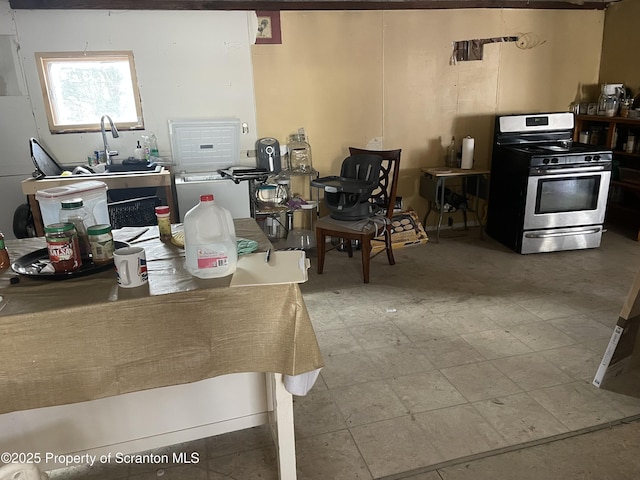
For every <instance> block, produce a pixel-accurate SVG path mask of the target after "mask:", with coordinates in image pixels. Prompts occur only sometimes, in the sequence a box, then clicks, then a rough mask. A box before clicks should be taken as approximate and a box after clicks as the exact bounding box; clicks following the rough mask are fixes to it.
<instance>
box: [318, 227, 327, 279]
mask: <svg viewBox="0 0 640 480" xmlns="http://www.w3.org/2000/svg"><path fill="white" fill-rule="evenodd" d="M325 240H326V239H325V236H324V230H321V229H319V228H316V251H317V253H318V273H319V274H321V273H322V271H323V270H324V253H325V247H326V243H325Z"/></svg>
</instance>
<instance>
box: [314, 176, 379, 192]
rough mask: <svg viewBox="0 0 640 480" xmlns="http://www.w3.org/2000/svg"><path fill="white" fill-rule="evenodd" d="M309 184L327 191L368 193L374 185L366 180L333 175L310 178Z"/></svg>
mask: <svg viewBox="0 0 640 480" xmlns="http://www.w3.org/2000/svg"><path fill="white" fill-rule="evenodd" d="M311 185H313V186H314V187H320V188H324V190H325V191H326V192H329V193H337V192H347V193H369V192H371V191H372V190H373V189H374V188H375V187H376V184H375V183H372V182H367V181H366V180H356V179H354V178H345V177H335V176H334V177H323V178H318V179H316V180H312V181H311Z"/></svg>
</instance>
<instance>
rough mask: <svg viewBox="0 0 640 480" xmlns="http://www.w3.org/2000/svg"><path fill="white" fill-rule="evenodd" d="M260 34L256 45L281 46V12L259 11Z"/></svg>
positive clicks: (257, 36)
mask: <svg viewBox="0 0 640 480" xmlns="http://www.w3.org/2000/svg"><path fill="white" fill-rule="evenodd" d="M256 15H257V17H258V33H257V35H256V44H257V45H260V44H281V43H282V33H281V31H280V12H279V11H257V12H256Z"/></svg>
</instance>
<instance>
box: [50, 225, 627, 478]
mask: <svg viewBox="0 0 640 480" xmlns="http://www.w3.org/2000/svg"><path fill="white" fill-rule="evenodd" d="M448 233H449V236H447V235H445V234H443V237H445V238H441V241H440V243H428V244H427V245H423V246H417V247H410V248H405V249H399V250H396V251H395V256H396V262H397V263H396V265H395V266H389V265H388V264H386V259H385V258H383V256H379V257H377V258H376V259H374V261H373V263H372V274H371V283H370V284H369V285H364V284H362V282H361V271H360V268H361V267H360V261H359V259H358V258H354V259H351V260H349V259H348V258H347V257H346V254H344V253H340V252H336V251H333V252H330V253H329V255H328V258H327V261H326V266H325V273H324V274H323V275H317V274H316V272H315V265H314V267H313V268H312V269H311V271H310V279H309V282H308V283H306V284H303V285H302V287H301V288H302V291H303V294H304V298H305V301H306V303H307V306H308V309H309V311H310V314H311V318H312V321H313V323H314V327H315V329H316V333H317V337H318V341H319V343H320V346H321V348H322V351H323V353H324V356H325V362H326V367H325V368H324V369H323V371H322V373H321V377H320V378H319V380H318V382H317V383H316V385H315V386H314V388H313V389H312V391H311V392H310V393H309V395H307V396H305V397H295V399H294V402H295V403H294V411H295V421H296V425H295V430H296V439H297V446H296V448H297V461H298V478H299V479H300V480H315V479H322V480H327V479H332V480H341V479H348V480H351V479H379V478H387V479H392V478H393V479H401V478H406V479H412V480H436V479H453V480H459V479H471V478H473V479H474V480H481V479H484V478H487V479H489V478H492V479H498V478H504V479H509V478H523V479H524V478H525V477H523V476H522V475H521V474H518V476H509V474H506V476H499V475H498V476H496V475H497V474H496V472H497V471H498V470H496V468H497V467H495V465H494V464H492V463H490V462H491V461H497V462H499V464H500V465H502V466H503V467H504V465H507V468H509V465H512V464H513V465H520V467H517V468H522V469H523V470H522V471H525V470H527V468H525V467H523V466H522V465H524V464H523V463H522V462H524V461H525V460H522V459H523V458H528V457H527V455H529V457H531V458H532V459H534V463H535V462H538V464H540V463H542V466H540V468H549V465H548V464H547V463H548V462H547V461H546V460H541V458H542V457H541V455H543V453H544V452H545V451H546V453H547V454H553V453H554V452H555V453H556V457H557V458H555V457H553V455H551V457H553V458H551V460H549V462H551V464H553V462H558V463H557V466H558V467H557V468H560V467H561V466H562V465H561V464H562V463H563V462H565V463H567V462H566V459H565V460H562V459H561V453H558V452H560V450H561V449H560V448H559V447H558V448H555V447H553V448H551V449H549V448H547V449H546V450H544V449H545V447H548V445H552V444H549V443H548V442H549V441H551V440H556V439H559V438H565V437H573V439H579V438H582V437H589V436H590V435H596V434H600V435H604V433H602V432H605V431H604V430H599V431H597V432H596V433H592V434H589V435H582V436H580V437H577V436H575V434H576V433H582V432H585V431H591V430H598V428H599V427H606V428H607V430H606V432H608V431H612V430H613V429H615V428H622V426H620V427H607V426H608V425H611V424H617V423H618V422H619V421H620V420H622V419H625V418H626V419H633V418H635V416H638V415H640V399H636V398H633V397H628V396H623V395H618V394H614V393H612V392H609V391H605V390H599V389H597V388H595V387H593V386H591V380H592V378H593V375H594V373H595V371H596V367H597V365H598V363H599V361H600V359H601V357H602V353H603V352H604V349H605V346H606V344H607V342H608V340H609V337H610V335H611V331H612V327H613V325H614V324H615V322H616V320H617V317H618V315H619V313H620V309H621V306H622V304H623V302H624V300H625V298H626V296H627V293H628V290H629V288H630V286H631V283H632V281H633V279H634V277H635V274H636V272H637V268H638V265H639V264H640V261H639V260H640V245H639V244H638V243H636V242H634V241H632V240H631V239H629V238H628V237H627V236H624V235H621V234H618V233H616V232H613V231H609V232H608V233H607V234H606V235H605V238H604V240H603V244H602V246H601V248H599V249H594V250H582V251H573V252H556V253H551V254H543V255H528V256H522V255H518V254H515V253H514V252H512V251H510V250H508V249H506V248H504V247H502V246H501V245H499V244H498V243H496V242H494V241H493V240H491V239H486V238H485V239H484V240H482V239H480V238H479V235H478V231H477V230H476V231H471V232H470V233H469V234H467V235H458V234H457V233H454V235H453V236H450V235H451V233H453V232H448ZM447 237H449V238H447ZM358 253H359V252H356V254H358ZM632 426H633V428H634V429H635V430H633V432H634V433H635V434H636V435H635V437H633V438H635V441H634V442H635V443H634V442H631V441H627V443H625V445H626V448H627V449H629V448H631V449H632V451H635V453H636V454H635V458H636V459H637V458H638V455H637V453H638V451H639V450H640V444H639V442H638V440H637V438H638V435H637V433H638V431H639V429H638V425H637V424H632ZM626 428H631V427H629V426H626ZM606 432H605V433H606ZM610 436H611V439H613V440H611V439H610V440H608V441H609V442H613V441H614V440H615V439H616V438H620V436H619V435H616V434H615V433H612V434H611V435H610ZM594 438H595V437H594ZM571 440H572V439H571V438H569V439H567V440H559V441H556V442H553V445H560V444H562V442H570V441H571ZM576 441H577V440H576ZM598 441H601V440H598ZM545 443H546V445H545ZM538 444H541V445H538ZM532 445H538V446H532ZM569 445H574V446H573V447H571V448H574V449H575V448H578V449H580V451H581V452H583V453H585V450H584V448H587V447H579V443H575V442H574V443H573V444H572V443H569ZM575 445H578V446H575ZM521 446H527V447H529V448H527V449H526V450H518V451H517V452H511V453H503V454H502V455H496V453H500V452H507V451H509V450H513V449H517V448H519V447H521ZM571 448H569V451H570V450H571ZM596 448H598V450H599V449H600V448H601V445H597V447H596ZM534 449H541V450H538V452H542V453H538V454H534V453H531V454H524V453H523V454H521V456H520V457H513V455H516V456H517V455H518V454H519V452H535V451H536V450H534ZM633 449H635V450H633ZM164 450H166V451H179V452H191V451H197V452H198V453H199V456H200V458H201V459H203V460H204V461H200V462H199V463H198V464H197V465H195V466H184V465H182V466H174V465H162V466H158V465H153V466H139V467H133V466H130V467H120V468H115V467H100V468H98V469H90V468H88V467H83V466H80V467H74V468H71V469H66V470H57V471H54V472H51V478H53V479H56V480H62V479H64V480H75V479H79V478H91V479H98V478H105V479H106V478H108V479H114V480H118V479H129V480H145V479H151V478H157V477H158V476H159V475H162V476H163V477H166V478H168V479H173V478H176V479H177V478H184V479H187V478H188V479H196V480H197V479H209V480H219V479H230V478H233V479H242V480H251V479H261V480H270V479H276V478H277V465H276V460H275V451H274V448H273V447H272V445H271V440H270V437H269V435H268V432H267V430H266V428H263V427H258V428H254V429H249V430H246V431H242V432H234V433H231V434H226V435H222V436H218V437H212V438H207V439H203V440H199V441H196V442H191V443H189V444H182V445H176V446H173V447H168V448H167V449H164ZM588 451H589V450H588V449H587V452H588ZM599 451H600V450H599ZM574 453H575V451H574ZM510 455H511V457H509V456H510ZM536 455H537V456H536ZM567 455H568V454H567ZM586 455H587V457H590V454H588V453H587V454H586ZM482 457H487V458H484V459H482V460H477V461H475V462H472V463H471V464H470V463H469V460H471V459H478V458H482ZM514 458H519V460H517V461H516V460H514ZM621 458H622V457H620V456H619V455H618V457H617V460H616V461H615V462H614V463H615V464H616V465H618V467H619V465H620V459H621ZM500 459H502V460H500ZM518 461H521V463H518ZM483 462H484V463H483ZM500 462H501V463H500ZM636 462H637V460H636ZM470 465H474V466H476V465H477V466H478V469H479V470H477V471H476V470H473V469H471V468H470ZM567 465H569V463H567ZM634 465H635V466H636V467H638V464H637V463H635V464H634ZM514 468H516V467H514ZM576 468H578V467H576ZM580 468H582V467H580ZM554 471H556V473H558V472H559V471H561V470H554ZM636 471H637V470H636ZM465 472H466V475H467V476H465ZM487 472H488V473H487ZM492 472H493V473H492ZM483 475H484V476H483ZM492 475H493V476H492ZM563 475H564V476H563ZM526 478H534V477H526ZM535 478H547V479H549V478H599V479H600V478H608V477H606V476H602V475H600V476H598V475H596V476H588V475H587V476H575V477H573V476H571V475H567V474H566V472H565V473H564V474H562V475H560V476H558V477H554V476H553V475H552V474H551V473H548V474H542V476H538V477H535ZM612 478H613V477H612ZM616 478H627V477H624V476H620V475H619V476H618V477H616ZM628 478H632V477H628Z"/></svg>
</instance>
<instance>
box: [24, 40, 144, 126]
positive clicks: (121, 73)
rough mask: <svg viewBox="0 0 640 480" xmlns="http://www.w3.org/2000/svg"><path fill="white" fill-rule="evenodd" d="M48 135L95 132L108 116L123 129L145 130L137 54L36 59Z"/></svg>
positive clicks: (68, 54)
mask: <svg viewBox="0 0 640 480" xmlns="http://www.w3.org/2000/svg"><path fill="white" fill-rule="evenodd" d="M36 61H37V64H38V71H39V74H40V82H41V85H42V92H43V96H44V102H45V107H46V109H47V118H48V120H49V130H51V132H52V133H66V132H91V131H97V130H99V128H100V118H101V117H102V116H103V115H109V116H110V117H111V119H112V120H113V121H114V123H115V124H116V125H117V126H118V128H120V129H143V128H144V122H143V120H142V105H141V103H140V93H139V91H138V82H137V79H136V74H135V66H134V62H133V52H65V53H36Z"/></svg>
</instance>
